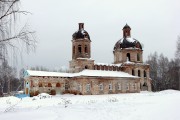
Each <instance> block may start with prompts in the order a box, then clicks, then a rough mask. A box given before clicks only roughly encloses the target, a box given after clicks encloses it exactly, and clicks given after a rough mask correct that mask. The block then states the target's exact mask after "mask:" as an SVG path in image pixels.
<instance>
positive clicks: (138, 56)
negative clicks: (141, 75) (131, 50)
mask: <svg viewBox="0 0 180 120" xmlns="http://www.w3.org/2000/svg"><path fill="white" fill-rule="evenodd" d="M137 61H140V54H139V53H138V54H137Z"/></svg>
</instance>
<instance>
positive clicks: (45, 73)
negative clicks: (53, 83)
mask: <svg viewBox="0 0 180 120" xmlns="http://www.w3.org/2000/svg"><path fill="white" fill-rule="evenodd" d="M26 72H27V75H26V76H52V77H73V74H72V73H63V72H48V71H33V70H27V71H26Z"/></svg>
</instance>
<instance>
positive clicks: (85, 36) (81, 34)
mask: <svg viewBox="0 0 180 120" xmlns="http://www.w3.org/2000/svg"><path fill="white" fill-rule="evenodd" d="M72 38H73V40H76V39H89V40H90V36H89V34H88V32H87V31H86V30H84V23H79V29H78V31H76V32H75V33H74V34H73V35H72Z"/></svg>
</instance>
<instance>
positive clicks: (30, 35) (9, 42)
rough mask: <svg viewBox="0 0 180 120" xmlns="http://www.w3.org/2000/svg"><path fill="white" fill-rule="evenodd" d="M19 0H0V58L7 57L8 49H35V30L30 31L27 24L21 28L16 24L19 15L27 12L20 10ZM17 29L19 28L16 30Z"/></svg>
mask: <svg viewBox="0 0 180 120" xmlns="http://www.w3.org/2000/svg"><path fill="white" fill-rule="evenodd" d="M19 3H20V0H0V58H1V59H7V55H8V50H10V49H13V50H20V49H19V48H21V47H25V48H26V51H27V52H29V51H31V50H34V49H35V46H36V40H35V36H34V34H35V32H34V31H30V30H29V27H28V25H27V24H26V25H24V27H22V28H21V29H19V26H17V18H18V16H19V15H21V14H23V15H27V14H29V12H27V11H21V10H20V8H19ZM18 29H19V30H18Z"/></svg>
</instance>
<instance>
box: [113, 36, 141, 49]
mask: <svg viewBox="0 0 180 120" xmlns="http://www.w3.org/2000/svg"><path fill="white" fill-rule="evenodd" d="M122 48H139V49H142V46H141V44H140V42H139V41H138V40H136V39H134V38H131V37H126V38H121V39H120V40H119V41H117V42H116V44H115V46H114V50H116V49H122Z"/></svg>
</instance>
